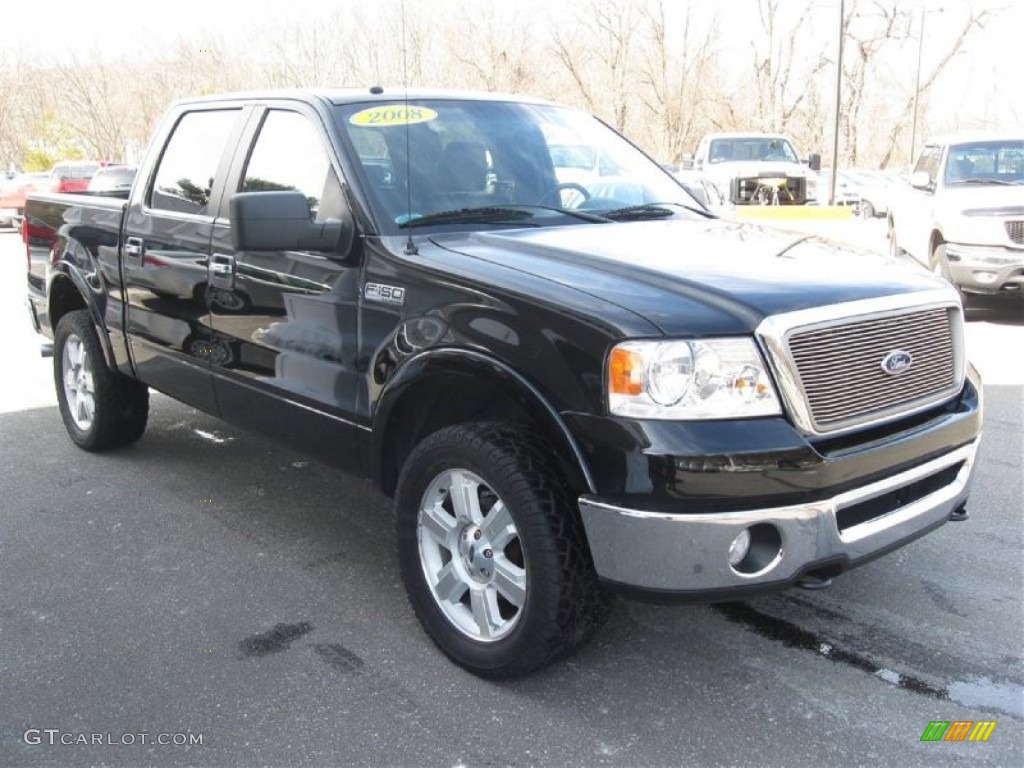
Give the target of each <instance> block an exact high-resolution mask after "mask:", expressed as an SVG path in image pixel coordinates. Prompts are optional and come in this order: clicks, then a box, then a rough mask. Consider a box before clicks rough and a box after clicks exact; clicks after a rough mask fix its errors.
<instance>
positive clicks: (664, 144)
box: [639, 0, 719, 163]
mask: <svg viewBox="0 0 1024 768" xmlns="http://www.w3.org/2000/svg"><path fill="white" fill-rule="evenodd" d="M641 15H642V18H643V20H644V32H645V38H644V46H643V56H642V57H641V63H640V64H639V70H640V82H641V83H642V84H643V85H645V86H646V88H645V89H644V90H643V92H642V97H641V98H642V101H643V104H644V106H645V107H646V109H647V111H648V112H649V113H650V115H651V117H652V122H653V124H654V125H655V126H659V127H660V130H657V131H654V132H653V134H654V135H652V136H649V137H645V138H647V139H648V140H649V142H650V143H652V144H653V145H654V146H653V147H649V148H650V149H654V148H655V147H656V150H655V154H656V156H657V157H662V158H667V159H668V161H669V162H671V163H679V161H680V160H681V159H682V155H683V152H684V151H685V150H686V149H688V148H692V147H694V146H695V145H696V143H697V140H698V139H699V136H698V135H697V134H698V132H699V131H700V130H701V128H700V126H701V125H702V124H703V123H704V122H706V118H705V117H704V111H705V110H704V106H705V102H706V101H707V94H708V90H709V89H708V85H709V81H710V80H711V79H712V74H713V70H714V66H715V54H716V48H717V45H718V34H719V29H718V16H717V13H716V14H715V15H713V16H712V17H711V19H710V21H709V22H708V24H707V25H706V26H701V25H698V23H697V22H696V21H695V20H694V18H693V14H692V9H691V6H690V5H689V4H687V5H686V6H685V8H684V9H683V16H682V19H681V22H680V24H679V25H678V28H672V29H669V25H668V23H667V21H666V15H665V1H664V0H658V1H657V2H654V3H651V4H649V5H648V6H647V7H646V8H644V9H643V10H642V13H641Z"/></svg>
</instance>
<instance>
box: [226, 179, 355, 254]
mask: <svg viewBox="0 0 1024 768" xmlns="http://www.w3.org/2000/svg"><path fill="white" fill-rule="evenodd" d="M230 207H231V239H232V242H233V244H234V246H235V248H236V249H238V250H240V251H321V252H328V253H331V252H335V251H337V249H338V245H339V244H340V243H341V239H342V235H344V234H345V225H344V224H343V223H342V222H340V221H337V220H333V219H328V220H327V221H313V219H312V217H311V215H310V211H309V201H308V200H306V196H305V195H303V194H302V193H301V192H298V191H288V192H237V193H235V194H234V195H232V196H231V202H230Z"/></svg>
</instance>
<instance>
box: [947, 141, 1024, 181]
mask: <svg viewBox="0 0 1024 768" xmlns="http://www.w3.org/2000/svg"><path fill="white" fill-rule="evenodd" d="M945 180H946V184H970V183H975V184H977V183H981V182H988V183H992V184H1014V183H1020V182H1021V181H1022V180H1024V139H1020V140H1016V141H976V142H971V143H970V144H954V145H953V146H951V147H950V148H949V159H948V161H947V162H946V179H945Z"/></svg>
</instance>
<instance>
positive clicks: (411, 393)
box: [376, 373, 588, 496]
mask: <svg viewBox="0 0 1024 768" xmlns="http://www.w3.org/2000/svg"><path fill="white" fill-rule="evenodd" d="M400 397H401V399H400V400H399V402H397V403H396V404H395V406H394V407H393V408H392V409H391V411H390V413H389V414H388V416H387V423H386V424H383V425H380V426H379V427H377V428H380V429H383V430H384V435H383V442H382V445H381V449H380V451H379V453H378V454H377V457H376V458H377V459H378V461H379V462H380V463H379V466H378V467H377V473H376V474H377V477H378V478H379V482H380V486H381V489H382V490H383V491H384V493H386V494H387V495H388V496H392V495H394V492H395V488H396V486H397V485H398V476H399V473H400V472H401V471H402V465H403V464H404V463H405V459H406V457H408V455H409V453H410V452H411V451H412V449H413V448H414V447H416V445H417V444H418V443H419V442H420V441H422V440H423V439H424V438H425V437H427V436H428V435H431V434H433V433H434V432H436V431H438V430H439V429H442V428H444V427H447V426H451V425H453V424H466V423H469V422H474V421H504V422H510V423H516V424H522V425H526V426H527V427H530V428H532V429H533V430H534V431H536V432H537V433H538V434H539V436H540V437H541V439H542V440H543V441H544V442H546V443H547V444H548V446H549V447H550V448H551V455H552V459H553V460H554V461H555V462H556V464H557V466H558V467H559V469H560V471H561V475H562V477H563V478H564V479H565V480H566V482H567V483H568V486H569V488H570V489H571V490H572V491H578V492H580V493H584V492H586V491H587V490H588V488H587V481H586V477H585V476H584V474H583V471H582V469H581V468H580V466H579V465H578V464H577V463H576V461H575V460H574V458H575V456H574V453H573V451H572V446H571V445H569V443H568V439H567V438H566V436H565V434H564V433H563V432H562V430H561V429H560V427H559V426H558V425H557V424H555V423H554V420H553V419H552V417H551V416H550V414H548V413H547V412H546V411H545V409H544V408H543V407H541V406H540V405H539V404H538V403H536V402H535V399H534V398H533V397H532V396H531V395H530V394H528V393H526V392H524V391H517V390H516V388H514V387H511V386H509V385H508V384H507V383H506V382H504V381H501V380H496V379H495V378H492V377H486V378H482V377H481V376H478V375H473V374H468V373H446V374H438V375H433V376H429V377H426V378H424V379H423V380H421V381H419V382H417V383H415V384H412V385H410V386H409V387H408V388H407V389H406V390H405V391H404V392H402V394H401V395H400Z"/></svg>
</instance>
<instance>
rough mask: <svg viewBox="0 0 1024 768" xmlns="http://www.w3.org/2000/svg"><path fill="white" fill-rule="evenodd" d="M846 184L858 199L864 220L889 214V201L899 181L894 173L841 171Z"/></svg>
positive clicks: (864, 170) (853, 169)
mask: <svg viewBox="0 0 1024 768" xmlns="http://www.w3.org/2000/svg"><path fill="white" fill-rule="evenodd" d="M841 173H843V174H844V175H845V176H846V180H847V184H848V185H849V186H850V187H851V188H852V189H853V190H854V191H855V192H856V193H857V195H858V197H860V208H859V210H860V215H861V217H862V218H865V219H874V218H877V217H880V216H881V217H884V216H886V215H887V214H888V213H889V200H890V199H891V197H892V193H893V189H894V187H895V185H897V184H899V183H900V181H901V179H900V177H899V174H898V173H897V172H895V171H878V170H868V169H864V168H852V169H850V170H848V171H842V172H841Z"/></svg>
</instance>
